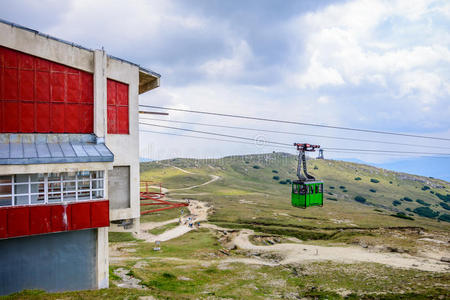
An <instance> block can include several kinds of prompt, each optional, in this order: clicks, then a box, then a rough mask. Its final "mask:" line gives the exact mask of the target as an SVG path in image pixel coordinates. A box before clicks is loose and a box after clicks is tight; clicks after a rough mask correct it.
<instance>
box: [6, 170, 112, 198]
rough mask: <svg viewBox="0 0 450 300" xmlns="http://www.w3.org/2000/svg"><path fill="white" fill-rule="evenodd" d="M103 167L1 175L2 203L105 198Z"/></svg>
mask: <svg viewBox="0 0 450 300" xmlns="http://www.w3.org/2000/svg"><path fill="white" fill-rule="evenodd" d="M104 180H105V179H104V173H103V171H80V172H66V173H46V174H17V175H12V176H0V206H16V205H32V204H47V203H58V202H63V201H64V202H73V201H82V200H92V199H102V198H103V197H104V184H105V183H104Z"/></svg>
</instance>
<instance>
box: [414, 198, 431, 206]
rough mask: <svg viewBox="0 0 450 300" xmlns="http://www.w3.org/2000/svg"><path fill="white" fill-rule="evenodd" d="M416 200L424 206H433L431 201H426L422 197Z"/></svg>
mask: <svg viewBox="0 0 450 300" xmlns="http://www.w3.org/2000/svg"><path fill="white" fill-rule="evenodd" d="M416 202H417V203H420V204H422V205H423V206H431V204H430V203H427V202H425V201H423V200H421V199H417V200H416Z"/></svg>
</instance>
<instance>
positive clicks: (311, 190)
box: [309, 185, 314, 194]
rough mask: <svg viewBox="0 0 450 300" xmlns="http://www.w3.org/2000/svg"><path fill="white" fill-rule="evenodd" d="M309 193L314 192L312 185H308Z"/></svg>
mask: <svg viewBox="0 0 450 300" xmlns="http://www.w3.org/2000/svg"><path fill="white" fill-rule="evenodd" d="M309 193H310V194H314V187H313V186H312V185H310V186H309Z"/></svg>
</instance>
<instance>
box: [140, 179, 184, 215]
mask: <svg viewBox="0 0 450 300" xmlns="http://www.w3.org/2000/svg"><path fill="white" fill-rule="evenodd" d="M151 185H152V182H151V181H141V190H142V189H144V191H141V206H148V205H158V206H165V207H161V208H156V209H151V210H146V211H141V215H146V214H149V213H153V212H157V211H162V210H166V209H172V208H177V207H185V206H189V204H187V203H181V202H180V203H176V202H170V201H167V200H162V199H161V198H164V196H165V194H164V193H163V192H162V187H161V183H159V192H150V191H149V187H151ZM148 201H152V202H150V203H148ZM143 202H145V203H143Z"/></svg>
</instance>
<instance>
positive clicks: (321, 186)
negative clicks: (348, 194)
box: [319, 183, 323, 193]
mask: <svg viewBox="0 0 450 300" xmlns="http://www.w3.org/2000/svg"><path fill="white" fill-rule="evenodd" d="M319 193H323V184H322V183H321V184H320V189H319Z"/></svg>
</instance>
